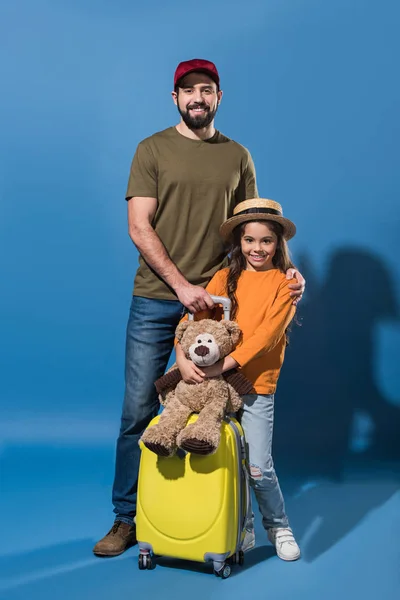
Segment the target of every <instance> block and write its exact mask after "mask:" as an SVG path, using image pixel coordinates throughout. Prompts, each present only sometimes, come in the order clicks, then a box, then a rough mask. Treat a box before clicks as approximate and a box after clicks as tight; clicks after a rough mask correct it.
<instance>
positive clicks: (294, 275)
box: [286, 268, 306, 306]
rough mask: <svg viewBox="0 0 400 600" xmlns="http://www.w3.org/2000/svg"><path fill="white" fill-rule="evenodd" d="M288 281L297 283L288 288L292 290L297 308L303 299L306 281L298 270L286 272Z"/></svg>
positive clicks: (291, 294)
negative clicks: (291, 280)
mask: <svg viewBox="0 0 400 600" xmlns="http://www.w3.org/2000/svg"><path fill="white" fill-rule="evenodd" d="M286 279H294V280H295V282H293V283H291V284H290V285H289V286H288V287H289V289H290V290H292V291H291V292H290V296H291V298H294V300H293V305H294V306H297V304H298V303H299V302H300V300H301V299H302V297H303V294H304V290H305V287H306V280H305V279H304V277H303V275H302V274H301V273H300V271H298V270H297V269H293V268H292V269H288V270H287V271H286Z"/></svg>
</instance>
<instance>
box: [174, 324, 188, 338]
mask: <svg viewBox="0 0 400 600" xmlns="http://www.w3.org/2000/svg"><path fill="white" fill-rule="evenodd" d="M189 325H190V321H189V320H188V321H182V322H181V323H179V325H178V327H177V328H176V331H175V337H176V339H177V340H178V342H180V341H181V339H182V338H183V334H184V333H185V331H186V329H187V328H188V327H189Z"/></svg>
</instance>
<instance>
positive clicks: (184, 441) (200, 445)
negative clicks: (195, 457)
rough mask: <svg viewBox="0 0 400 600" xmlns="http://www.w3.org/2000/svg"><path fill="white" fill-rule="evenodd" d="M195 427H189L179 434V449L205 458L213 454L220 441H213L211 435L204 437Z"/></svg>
mask: <svg viewBox="0 0 400 600" xmlns="http://www.w3.org/2000/svg"><path fill="white" fill-rule="evenodd" d="M193 427H194V425H189V426H188V427H186V429H184V430H183V431H182V432H181V433H180V434H179V436H178V439H177V444H178V446H179V448H182V450H185V451H186V452H191V453H193V454H201V455H203V456H205V455H207V454H213V453H214V452H215V451H216V449H217V448H218V442H219V440H217V439H215V440H213V439H211V438H210V436H209V435H204V434H202V433H201V432H199V431H196V429H193Z"/></svg>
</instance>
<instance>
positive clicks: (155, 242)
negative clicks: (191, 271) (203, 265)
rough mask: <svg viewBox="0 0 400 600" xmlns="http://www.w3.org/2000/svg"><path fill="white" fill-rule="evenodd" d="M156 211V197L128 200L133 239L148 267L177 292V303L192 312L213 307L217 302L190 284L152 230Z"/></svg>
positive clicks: (202, 290)
mask: <svg viewBox="0 0 400 600" xmlns="http://www.w3.org/2000/svg"><path fill="white" fill-rule="evenodd" d="M156 209H157V199H156V198H143V197H133V198H130V199H129V200H128V228H129V236H130V238H131V240H132V241H133V243H134V244H135V246H136V247H137V249H138V250H139V252H140V254H141V255H142V256H143V258H144V260H145V261H146V262H147V264H148V265H149V266H150V267H151V268H152V269H153V270H154V271H155V272H156V273H157V274H158V275H159V276H160V277H162V279H163V280H164V281H165V282H166V283H167V284H168V285H169V286H170V287H171V288H172V289H173V290H174V292H175V293H176V295H177V297H178V300H179V301H180V302H181V303H182V304H183V305H184V306H185V307H186V308H187V309H188V310H189V311H190V312H192V313H195V312H198V311H200V310H206V309H207V308H212V307H213V306H214V303H213V301H212V299H211V297H210V295H209V294H208V293H207V292H206V291H205V289H204V288H202V287H201V286H197V285H192V284H191V283H189V282H188V281H187V279H185V277H184V276H183V275H182V273H181V272H180V271H179V269H178V268H177V266H176V265H175V264H174V263H173V262H172V260H171V259H170V257H169V256H168V253H167V251H166V249H165V246H164V244H163V243H162V241H161V240H160V238H159V237H158V235H157V234H156V232H155V231H154V228H153V227H152V221H153V218H154V215H155V212H156Z"/></svg>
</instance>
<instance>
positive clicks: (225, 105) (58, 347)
mask: <svg viewBox="0 0 400 600" xmlns="http://www.w3.org/2000/svg"><path fill="white" fill-rule="evenodd" d="M399 17H400V8H399V4H398V2H396V1H395V0H380V2H378V1H374V0H364V1H361V0H336V1H335V2H327V1H325V0H320V1H318V0H304V1H295V0H248V1H247V2H246V3H243V2H241V1H239V0H232V1H230V2H229V3H228V2H223V1H222V0H217V1H213V2H211V1H210V0H203V1H202V2H201V3H179V2H176V1H172V2H168V3H167V2H158V1H149V2H148V3H147V4H145V3H140V4H139V3H135V2H128V1H124V0H114V2H107V1H106V0H97V1H95V0H79V1H78V0H69V1H68V2H67V1H66V0H65V1H61V0H52V1H50V0H36V2H34V3H32V2H29V1H28V0H13V1H11V0H3V2H2V3H1V8H0V61H1V62H0V69H1V70H0V74H1V78H0V81H1V96H0V109H1V110H0V119H1V136H0V269H1V271H0V272H1V283H2V285H1V294H0V315H1V334H0V336H1V337H0V339H1V344H0V370H1V377H0V421H1V424H0V440H1V446H0V459H1V463H0V464H1V476H2V505H3V507H2V508H3V510H2V515H1V516H0V520H1V522H2V527H3V531H5V532H6V534H8V535H9V541H8V545H7V551H6V554H7V553H8V552H9V553H11V554H12V553H14V554H15V555H18V556H20V555H23V553H24V552H28V551H29V552H30V551H32V552H33V551H34V550H35V549H36V548H38V547H40V548H42V547H43V548H47V547H50V546H51V545H52V544H58V543H59V542H60V541H65V542H67V541H68V543H70V541H71V540H75V539H77V538H79V535H78V533H77V532H76V531H75V529H74V527H75V528H76V527H77V523H76V520H78V521H79V520H81V522H83V523H85V525H84V526H83V527H84V529H83V537H85V539H86V537H88V538H92V539H93V540H95V538H96V537H97V536H98V535H99V534H100V533H101V534H102V533H103V531H102V530H101V527H103V526H104V527H107V526H109V520H110V518H111V512H110V486H111V482H112V474H113V452H114V442H115V437H116V434H117V431H118V420H119V416H120V408H121V402H122V395H123V363H124V335H125V326H126V320H127V317H128V309H129V303H130V294H131V291H132V284H133V277H134V272H135V269H136V266H137V253H136V250H135V248H134V246H133V244H132V243H131V241H130V239H129V237H128V234H127V222H126V202H125V200H124V193H125V188H126V184H127V178H128V172H129V167H130V162H131V159H132V156H133V153H134V151H135V148H136V145H137V143H138V142H139V141H140V140H141V139H143V138H144V137H146V136H148V135H151V134H152V133H154V132H155V131H158V130H160V129H163V128H166V127H168V126H170V125H172V124H175V123H176V122H177V120H178V113H177V111H176V107H175V106H174V105H173V102H172V100H171V98H170V92H171V89H172V77H173V72H174V69H175V67H176V65H177V63H178V62H179V61H181V60H184V59H188V58H194V57H204V58H208V59H210V60H213V61H214V62H216V64H217V66H218V69H219V71H220V75H221V83H222V89H223V91H224V98H223V102H222V103H221V107H220V109H219V113H218V115H217V121H216V125H217V127H218V129H220V130H221V131H222V132H223V133H225V134H226V135H228V136H229V137H231V138H233V139H235V140H237V141H239V142H240V143H242V144H243V145H245V146H247V147H248V148H249V149H250V151H251V153H252V156H253V158H254V161H255V165H256V169H257V177H258V187H259V192H260V195H262V196H266V197H270V198H273V199H275V200H277V201H279V202H281V203H282V204H283V207H284V211H285V214H286V215H287V216H288V217H290V218H291V219H292V220H293V221H294V222H295V223H296V225H297V227H298V235H297V237H296V238H295V239H294V240H293V243H292V244H291V249H292V253H293V257H294V260H295V262H296V264H297V265H298V266H299V268H300V270H301V272H302V273H303V275H304V276H305V277H306V279H307V292H306V295H305V297H304V299H303V301H302V302H301V305H300V307H299V311H298V316H299V320H300V322H301V327H297V326H296V327H294V328H293V332H292V336H291V346H290V347H289V350H288V354H287V361H286V364H285V366H284V370H283V373H282V379H281V382H280V385H279V388H278V394H277V415H276V438H275V455H276V461H277V462H279V464H280V465H281V468H282V470H283V471H284V470H285V468H287V469H288V472H289V473H290V474H291V475H294V474H295V473H296V474H297V476H298V477H299V480H301V483H302V485H303V484H304V485H306V484H305V483H304V482H305V481H306V479H307V478H308V479H307V481H308V480H309V479H310V477H311V479H312V478H313V477H321V476H323V477H328V478H331V479H332V480H335V481H338V480H340V478H343V476H344V475H343V474H344V472H345V471H346V469H348V468H349V465H352V468H353V465H354V464H355V465H356V468H357V469H361V466H360V465H363V468H364V467H365V465H367V466H368V468H371V469H374V468H377V467H376V465H378V464H379V465H380V468H382V465H383V464H385V465H392V464H393V463H394V462H395V461H397V460H398V459H399V454H400V444H399V435H398V431H399V424H400V377H399V375H398V364H399V355H400V317H399V305H400V267H399V261H398V252H399V246H400V245H399V234H398V231H399V225H400V211H399V208H398V202H399V192H400V170H399V164H398V163H399V152H398V140H399V134H400V127H399V125H400V119H399V111H398V107H399V101H400V83H399V77H398V57H399V52H400V41H399V35H398V23H399ZM317 457H318V459H322V460H318V461H317V460H314V459H316V458H317ZM317 463H318V464H317ZM385 468H386V467H385ZM357 472H359V470H358V471H357ZM61 474H62V475H61ZM66 482H67V483H66ZM293 485H294V484H293ZM307 485H308V484H307ZM294 487H295V486H294ZM389 487H390V486H389ZM22 489H23V490H24V491H23V493H22ZM291 489H292V488H291V487H290V485H289V484H288V493H289V492H290V490H291ZM293 489H294V488H293ZM385 489H386V488H385ZM388 489H389V488H388ZM77 490H78V492H79V493H78V494H77V493H76V492H77ZM390 490H392V488H391V487H390ZM391 493H393V490H392V492H391ZM391 493H389V492H387V493H386V492H384V494H383V497H384V498H385V500H386V499H387V498H388V497H390V495H391ZM339 496H340V495H339ZM378 496H379V495H378ZM311 498H312V497H311ZM381 500H382V498H381V497H380V496H379V498H378V497H377V498H375V497H374V499H373V500H371V505H369V504H368V505H367V506H365V507H364V508H361V509H360V511H359V512H358V513H357V517H356V519H355V520H356V522H358V521H360V520H361V519H362V518H364V516H365V514H366V513H368V511H369V510H370V509H371V507H372V506H375V505H376V504H379V503H381ZM356 504H357V503H356ZM311 505H312V503H311ZM307 510H310V505H308V508H307ZM27 511H29V513H30V515H31V516H32V520H31V523H30V529H29V536H25V535H23V531H24V528H23V525H22V521H23V518H24V516H25V515H26V513H27ZM60 511H63V514H64V519H63V520H62V522H59V521H58V519H59V516H60ZM10 514H11V515H13V516H14V519H16V523H14V524H13V525H12V526H11V521H10ZM48 519H50V521H51V522H52V523H53V525H52V526H51V527H50V528H46V526H45V524H46V523H47V522H48ZM55 523H57V526H56V527H55V526H54V524H55ZM99 524H100V525H99ZM351 526H352V523H350V524H348V528H347V529H351ZM345 529H346V528H345ZM347 529H346V531H347ZM321 551H322V550H321ZM88 552H89V553H90V544H89V546H88ZM18 553H20V554H18ZM78 554H82V556H85V557H86V556H88V555H89V554H87V553H86V550H85V551H83V550H81V549H79V552H78ZM67 555H68V553H67ZM45 556H47V555H46V553H45ZM68 556H69V555H68ZM46 560H48V557H47V559H45V560H44V564H47V563H46ZM0 564H1V563H0ZM6 565H8V563H6ZM8 568H9V567H7V569H8ZM34 568H35V567H33V571H34ZM15 577H16V579H15V581H17V579H18V575H15ZM13 581H14V580H13ZM11 587H12V586H11ZM7 589H11V588H7ZM18 589H20V590H21V588H18ZM366 589H368V586H367V587H366ZM0 591H1V588H0ZM21 593H22V592H21ZM74 593H75V592H74ZM43 594H44V592H43V591H42V592H41V595H40V597H41V598H44V597H45V596H44V595H43ZM310 594H311V592H310ZM310 594H309V596H308V597H311V596H310ZM11 597H14V596H11V592H9V593H8V595H7V598H11ZM15 597H17V596H15ZM46 597H47V596H46ZM49 597H50V596H49ZM66 597H67V596H66ZM71 597H72V596H71ZM74 597H77V596H76V594H75V596H74ZM82 597H86V596H82ZM209 597H211V596H209ZM327 597H328V596H326V598H327Z"/></svg>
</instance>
